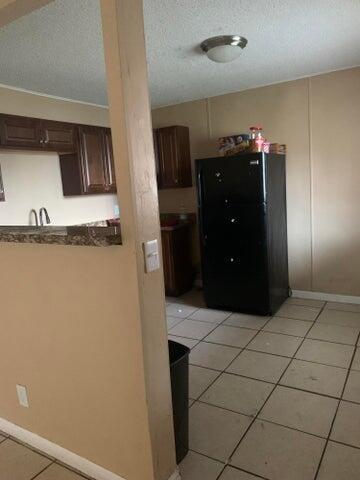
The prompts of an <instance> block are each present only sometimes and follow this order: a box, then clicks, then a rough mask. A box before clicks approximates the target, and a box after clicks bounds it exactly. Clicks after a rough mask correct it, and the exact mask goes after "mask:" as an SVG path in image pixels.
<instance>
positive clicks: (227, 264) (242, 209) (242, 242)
mask: <svg viewBox="0 0 360 480" xmlns="http://www.w3.org/2000/svg"><path fill="white" fill-rule="evenodd" d="M196 178H197V192H198V210H199V212H198V213H199V230H200V245H201V259H202V261H201V263H202V280H203V291H204V296H205V302H206V304H207V306H208V307H209V308H219V309H223V310H231V311H237V312H243V313H251V314H257V315H273V314H275V313H276V311H277V310H278V308H279V307H280V305H281V304H282V303H283V302H284V300H285V299H286V298H287V297H288V296H289V275H288V254H287V228H286V178H285V155H278V154H266V153H247V154H239V155H235V156H229V157H216V158H206V159H201V160H197V161H196Z"/></svg>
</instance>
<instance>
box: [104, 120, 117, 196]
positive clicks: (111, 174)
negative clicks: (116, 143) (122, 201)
mask: <svg viewBox="0 0 360 480" xmlns="http://www.w3.org/2000/svg"><path fill="white" fill-rule="evenodd" d="M104 148H105V173H106V188H107V191H108V192H112V193H116V178H115V166H114V152H113V145H112V138H111V129H110V128H104Z"/></svg>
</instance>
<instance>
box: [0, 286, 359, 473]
mask: <svg viewBox="0 0 360 480" xmlns="http://www.w3.org/2000/svg"><path fill="white" fill-rule="evenodd" d="M167 315H168V329H169V338H170V339H172V340H175V341H178V342H180V343H183V344H185V345H187V346H188V347H189V348H191V355H190V398H189V408H190V412H189V413H190V452H189V454H188V456H187V457H186V458H185V460H184V461H183V462H182V464H181V466H180V469H181V473H182V480H256V479H263V480H359V479H360V342H359V334H360V305H353V304H343V303H334V302H328V303H325V302H321V301H316V300H304V299H298V298H291V299H289V300H288V301H287V302H286V304H285V305H284V306H283V307H282V308H281V309H280V310H279V312H277V314H276V316H275V317H273V318H270V317H259V316H252V315H242V314H238V313H232V312H222V311H214V310H208V309H206V308H205V304H204V300H203V298H202V295H201V292H198V291H192V292H189V293H188V294H186V295H184V296H182V297H180V298H176V299H174V298H172V299H167ZM85 478H87V477H85V476H83V475H81V474H78V473H76V472H73V471H72V470H70V469H68V468H66V467H64V466H63V465H60V464H59V463H57V462H56V461H54V460H53V459H51V458H48V457H47V456H46V455H43V454H41V453H40V452H35V451H33V450H31V449H29V448H27V447H25V446H23V445H21V444H19V443H18V442H16V441H15V440H14V439H12V438H9V437H8V436H7V435H5V434H3V435H2V434H1V432H0V480H34V479H36V480H84V479H85Z"/></svg>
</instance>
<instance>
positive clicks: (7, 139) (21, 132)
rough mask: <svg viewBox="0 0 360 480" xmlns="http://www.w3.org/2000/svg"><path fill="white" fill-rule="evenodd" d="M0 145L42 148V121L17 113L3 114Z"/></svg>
mask: <svg viewBox="0 0 360 480" xmlns="http://www.w3.org/2000/svg"><path fill="white" fill-rule="evenodd" d="M0 145H1V146H2V147H5V148H17V149H33V150H40V149H41V147H42V144H41V132H40V121H39V120H37V119H35V118H28V117H19V116H17V115H1V116H0Z"/></svg>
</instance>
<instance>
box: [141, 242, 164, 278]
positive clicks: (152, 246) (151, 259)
mask: <svg viewBox="0 0 360 480" xmlns="http://www.w3.org/2000/svg"><path fill="white" fill-rule="evenodd" d="M143 247H144V257H145V271H146V273H149V272H153V271H154V270H158V269H159V268H160V258H159V244H158V241H157V240H149V241H148V242H145V243H144V244H143Z"/></svg>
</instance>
